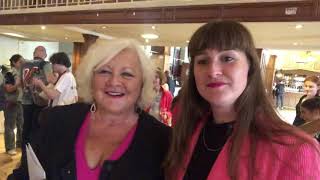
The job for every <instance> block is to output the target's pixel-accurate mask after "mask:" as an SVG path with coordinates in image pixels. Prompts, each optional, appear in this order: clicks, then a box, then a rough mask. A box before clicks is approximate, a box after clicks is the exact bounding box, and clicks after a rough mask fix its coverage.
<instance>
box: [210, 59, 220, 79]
mask: <svg viewBox="0 0 320 180" xmlns="http://www.w3.org/2000/svg"><path fill="white" fill-rule="evenodd" d="M222 70H223V67H222V64H221V63H220V62H219V61H216V60H213V61H210V63H209V66H208V76H209V77H210V78H217V77H220V76H221V75H222Z"/></svg>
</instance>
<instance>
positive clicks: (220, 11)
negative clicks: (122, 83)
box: [0, 0, 320, 25]
mask: <svg viewBox="0 0 320 180" xmlns="http://www.w3.org/2000/svg"><path fill="white" fill-rule="evenodd" d="M319 1H320V0H307V1H289V2H263V3H246V4H216V5H206V6H203V5H202V6H199V5H197V6H178V7H155V8H139V9H114V10H94V11H92V10H91V11H89V10H86V11H72V12H71V11H69V12H50V13H37V14H14V15H0V25H21V24H103V23H104V24H108V23H122V24H123V23H199V22H207V21H210V20H213V19H232V20H238V21H242V22H274V21H316V20H317V21H319V20H320V12H319V8H320V3H319ZM286 8H297V9H296V10H297V11H296V14H291V15H286V14H285V11H286Z"/></svg>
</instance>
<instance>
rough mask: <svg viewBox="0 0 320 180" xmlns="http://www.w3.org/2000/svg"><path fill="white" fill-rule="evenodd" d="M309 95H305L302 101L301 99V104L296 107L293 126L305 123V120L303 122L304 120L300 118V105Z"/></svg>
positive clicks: (299, 103)
mask: <svg viewBox="0 0 320 180" xmlns="http://www.w3.org/2000/svg"><path fill="white" fill-rule="evenodd" d="M306 97H307V95H303V96H302V97H301V98H300V99H299V102H298V104H297V105H296V117H295V118H294V121H293V125H294V126H300V125H302V124H304V123H305V120H303V119H302V118H300V114H301V111H300V105H301V103H302V101H303V100H304V98H306Z"/></svg>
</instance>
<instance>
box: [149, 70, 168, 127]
mask: <svg viewBox="0 0 320 180" xmlns="http://www.w3.org/2000/svg"><path fill="white" fill-rule="evenodd" d="M163 78H164V75H163V73H162V72H161V71H160V70H156V75H155V79H154V81H153V89H154V91H155V93H156V96H155V98H154V100H153V102H152V104H151V106H150V107H149V108H148V110H147V111H148V112H149V113H150V114H151V115H152V116H154V117H155V118H156V119H158V120H159V121H161V122H162V123H164V124H166V125H167V126H171V120H172V114H171V103H172V99H173V96H172V94H171V93H170V91H168V90H165V89H164V88H163V87H162V86H161V85H162V84H163Z"/></svg>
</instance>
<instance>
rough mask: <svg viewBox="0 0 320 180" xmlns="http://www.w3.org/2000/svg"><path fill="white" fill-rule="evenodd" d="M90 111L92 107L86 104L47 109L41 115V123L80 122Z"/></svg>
mask: <svg viewBox="0 0 320 180" xmlns="http://www.w3.org/2000/svg"><path fill="white" fill-rule="evenodd" d="M89 109H90V105H89V104H85V103H75V104H70V105H65V106H55V107H52V108H45V109H43V110H42V111H41V113H40V115H39V122H40V125H45V124H47V123H56V122H59V123H61V122H67V123H68V122H73V121H78V120H79V119H84V117H85V116H86V114H87V113H88V112H89Z"/></svg>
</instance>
